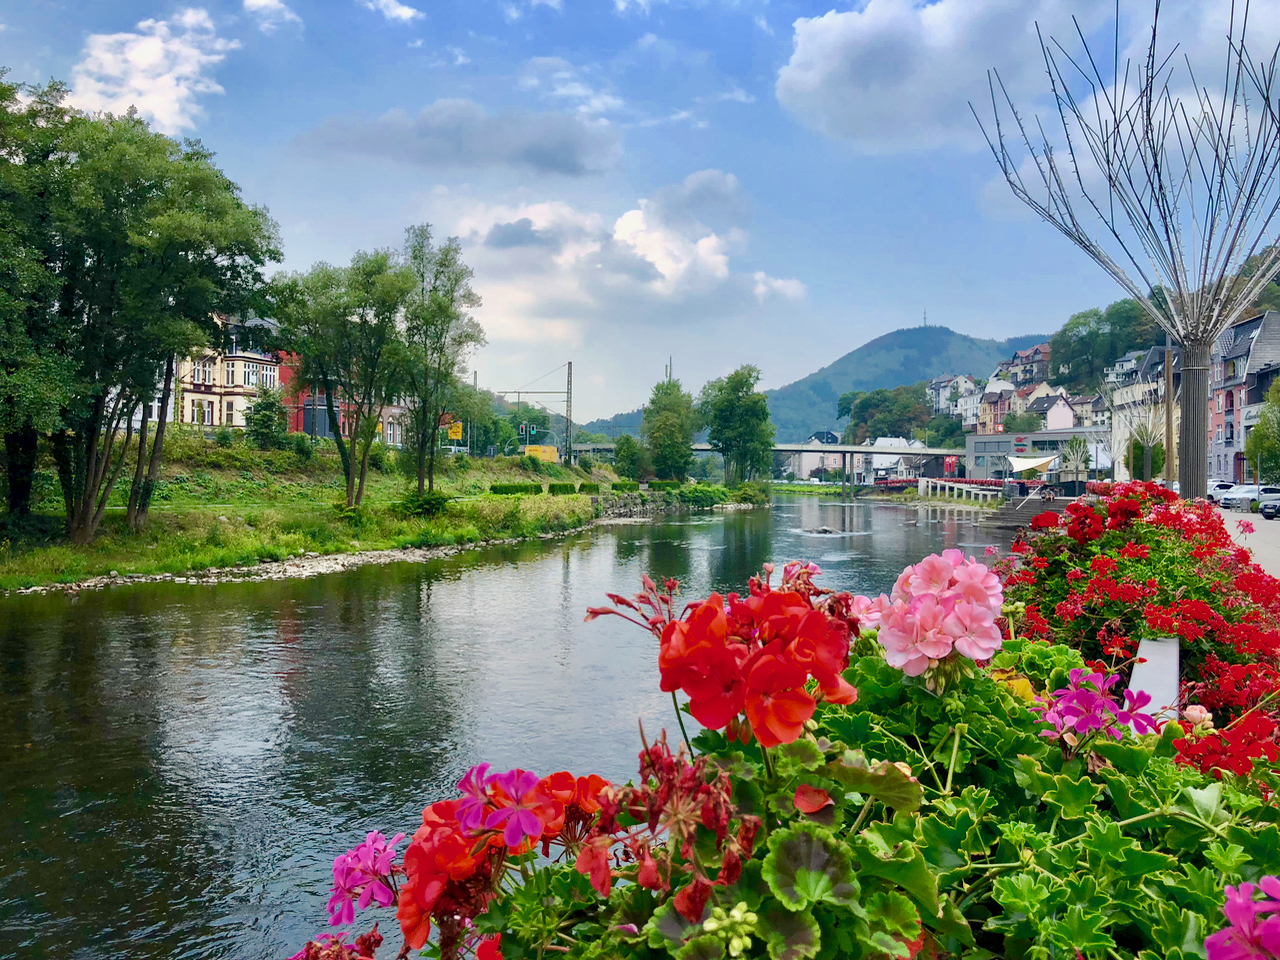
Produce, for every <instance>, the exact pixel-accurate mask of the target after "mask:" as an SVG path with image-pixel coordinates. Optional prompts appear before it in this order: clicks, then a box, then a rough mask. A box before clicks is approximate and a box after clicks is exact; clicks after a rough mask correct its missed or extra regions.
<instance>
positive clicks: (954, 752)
mask: <svg viewBox="0 0 1280 960" xmlns="http://www.w3.org/2000/svg"><path fill="white" fill-rule="evenodd" d="M955 730H956V739H955V741H954V742H953V743H952V744H951V762H950V763H949V764H948V765H947V785H946V787H945V788H944V790H945V792H946V793H950V792H951V781H952V779H953V778H954V777H955V775H956V758H957V757H959V756H960V738H961V737H962V736H964V735H965V734H966V733H968V732H969V725H968V724H967V723H958V724H956V727H955Z"/></svg>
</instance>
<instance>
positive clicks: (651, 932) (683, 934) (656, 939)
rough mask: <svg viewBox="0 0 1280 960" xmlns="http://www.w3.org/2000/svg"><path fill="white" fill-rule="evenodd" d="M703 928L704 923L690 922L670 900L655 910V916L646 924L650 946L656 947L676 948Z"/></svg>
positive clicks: (646, 933)
mask: <svg viewBox="0 0 1280 960" xmlns="http://www.w3.org/2000/svg"><path fill="white" fill-rule="evenodd" d="M704 915H705V913H704ZM701 929H702V924H700V923H690V922H689V921H687V920H686V919H685V918H684V917H682V916H680V913H679V911H677V910H676V908H675V906H673V905H672V903H671V901H670V900H668V901H667V902H666V903H664V904H663V905H662V906H660V907H659V908H658V909H657V910H655V911H653V916H652V917H650V918H649V922H648V923H646V924H645V925H644V933H645V935H646V937H647V939H648V941H649V946H651V947H653V948H655V949H659V948H666V949H674V948H676V947H678V946H680V945H681V944H683V943H684V942H685V941H687V940H689V939H691V938H692V937H693V936H694V934H696V933H697V932H698V931H699V930H701Z"/></svg>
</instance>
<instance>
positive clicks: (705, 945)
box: [676, 933, 724, 960]
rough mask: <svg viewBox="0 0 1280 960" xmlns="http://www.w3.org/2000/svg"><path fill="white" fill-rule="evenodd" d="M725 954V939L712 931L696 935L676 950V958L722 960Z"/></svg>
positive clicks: (684, 959) (677, 959)
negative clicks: (711, 932)
mask: <svg viewBox="0 0 1280 960" xmlns="http://www.w3.org/2000/svg"><path fill="white" fill-rule="evenodd" d="M723 956H724V941H723V940H721V939H720V938H719V937H717V936H714V935H712V934H710V933H706V934H703V935H702V936H700V937H694V938H693V939H692V940H690V941H689V942H688V943H686V944H685V945H684V946H683V947H681V948H680V949H679V950H677V951H676V960H720V958H721V957H723Z"/></svg>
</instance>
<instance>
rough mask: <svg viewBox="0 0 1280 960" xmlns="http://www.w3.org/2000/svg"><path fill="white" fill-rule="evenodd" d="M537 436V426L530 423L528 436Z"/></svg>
mask: <svg viewBox="0 0 1280 960" xmlns="http://www.w3.org/2000/svg"><path fill="white" fill-rule="evenodd" d="M537 434H538V428H537V426H536V425H535V424H532V423H531V424H529V436H531V437H533V436H537Z"/></svg>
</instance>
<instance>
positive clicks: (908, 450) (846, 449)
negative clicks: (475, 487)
mask: <svg viewBox="0 0 1280 960" xmlns="http://www.w3.org/2000/svg"><path fill="white" fill-rule="evenodd" d="M613 449H614V444H613V443H575V444H574V445H573V452H574V453H612V452H613ZM693 450H694V452H695V453H711V452H712V450H711V444H709V443H695V444H694V445H693ZM773 452H774V453H844V454H854V453H862V454H868V453H874V454H879V455H883V456H888V457H895V456H896V457H955V456H964V447H874V446H872V445H871V444H869V443H775V444H774V445H773Z"/></svg>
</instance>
